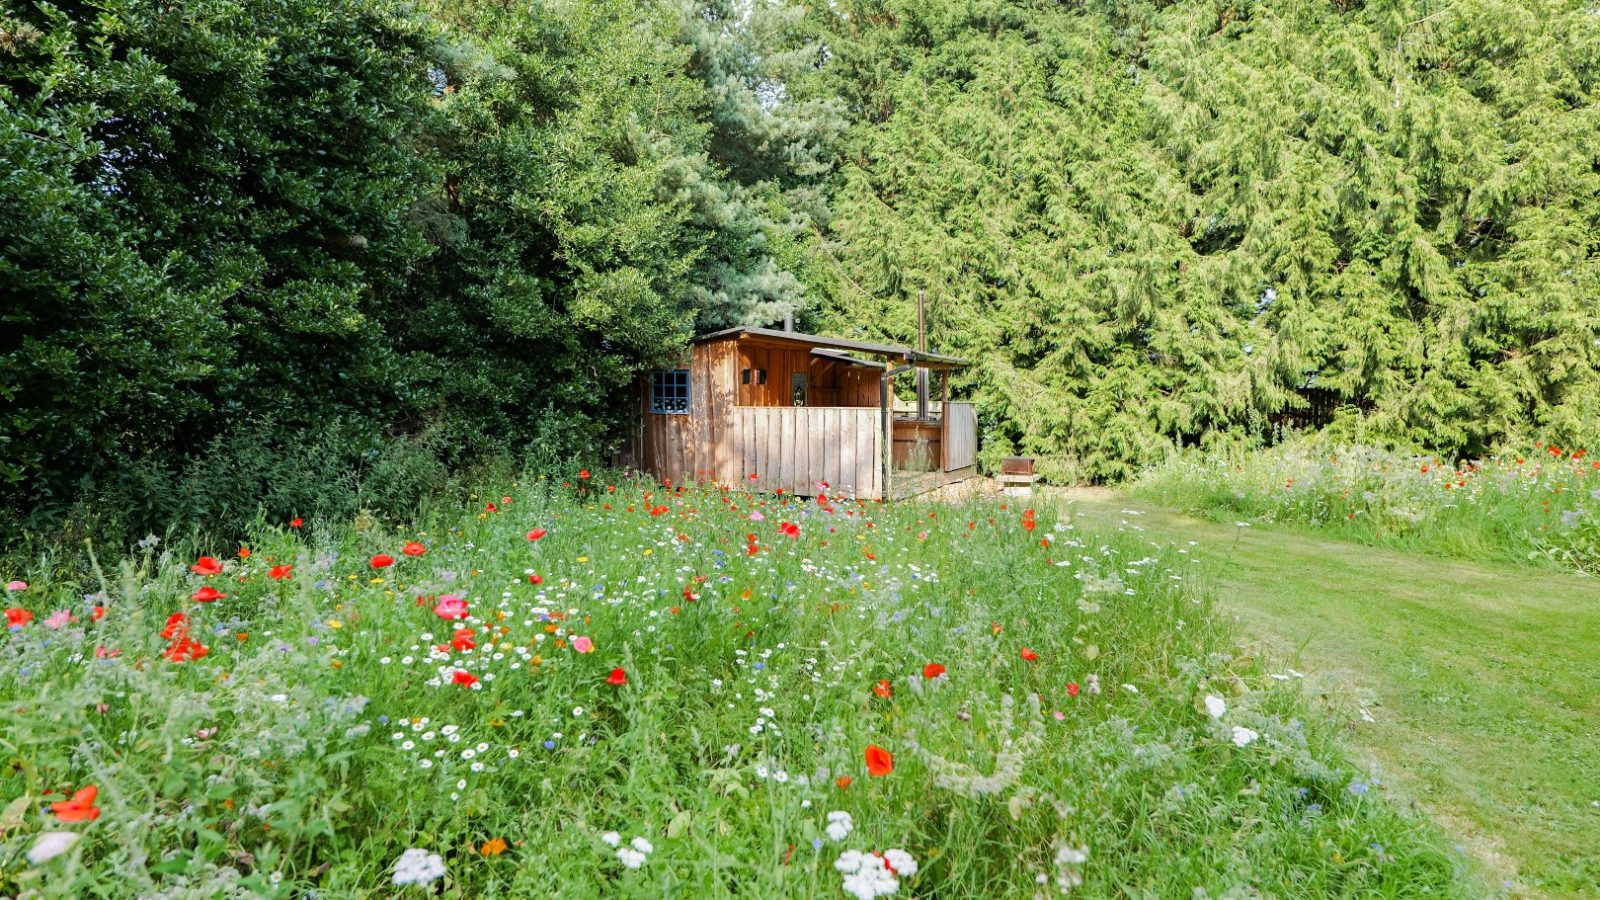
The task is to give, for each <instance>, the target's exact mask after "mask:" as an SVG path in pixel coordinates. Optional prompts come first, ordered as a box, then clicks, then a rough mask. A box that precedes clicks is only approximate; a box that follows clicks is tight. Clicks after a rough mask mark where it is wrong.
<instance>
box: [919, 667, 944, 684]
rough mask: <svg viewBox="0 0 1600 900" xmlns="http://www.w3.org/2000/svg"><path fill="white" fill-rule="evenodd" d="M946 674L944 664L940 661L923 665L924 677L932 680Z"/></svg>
mask: <svg viewBox="0 0 1600 900" xmlns="http://www.w3.org/2000/svg"><path fill="white" fill-rule="evenodd" d="M943 674H944V666H941V665H939V664H938V663H928V664H927V665H925V666H923V667H922V677H923V678H926V679H928V680H929V681H932V680H933V679H935V678H938V677H939V676H941V675H943Z"/></svg>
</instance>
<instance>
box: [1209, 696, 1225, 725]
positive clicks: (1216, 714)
mask: <svg viewBox="0 0 1600 900" xmlns="http://www.w3.org/2000/svg"><path fill="white" fill-rule="evenodd" d="M1227 711H1228V704H1227V702H1226V701H1224V700H1223V699H1222V698H1221V697H1218V696H1216V695H1214V694H1207V695H1206V712H1207V713H1210V714H1211V718H1213V719H1220V718H1222V716H1223V714H1224V713H1226V712H1227Z"/></svg>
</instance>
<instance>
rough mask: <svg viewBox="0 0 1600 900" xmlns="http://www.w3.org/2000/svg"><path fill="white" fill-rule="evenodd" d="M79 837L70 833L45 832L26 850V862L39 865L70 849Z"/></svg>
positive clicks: (74, 833)
mask: <svg viewBox="0 0 1600 900" xmlns="http://www.w3.org/2000/svg"><path fill="white" fill-rule="evenodd" d="M78 837H79V835H78V834H77V833H76V832H72V831H46V832H44V833H43V834H41V835H39V838H38V840H36V841H34V842H33V847H32V848H31V849H29V850H28V862H30V863H33V864H34V865H36V866H37V865H41V864H43V863H46V862H49V861H50V860H52V859H55V858H56V857H58V856H60V855H61V854H63V853H65V852H67V851H68V850H71V849H72V845H73V844H76V843H77V842H78Z"/></svg>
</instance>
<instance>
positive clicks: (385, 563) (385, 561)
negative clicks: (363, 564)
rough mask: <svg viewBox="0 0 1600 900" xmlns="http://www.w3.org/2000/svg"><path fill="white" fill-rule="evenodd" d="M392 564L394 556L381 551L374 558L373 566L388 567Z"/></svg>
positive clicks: (376, 567) (377, 567)
mask: <svg viewBox="0 0 1600 900" xmlns="http://www.w3.org/2000/svg"><path fill="white" fill-rule="evenodd" d="M392 565H394V557H392V556H390V555H389V554H387V553H379V554H378V555H377V556H374V557H373V558H372V567H373V568H374V569H387V568H388V567H390V566H392Z"/></svg>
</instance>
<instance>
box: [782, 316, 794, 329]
mask: <svg viewBox="0 0 1600 900" xmlns="http://www.w3.org/2000/svg"><path fill="white" fill-rule="evenodd" d="M783 330H784V331H793V330H794V314H793V313H790V314H789V315H787V316H784V317H783Z"/></svg>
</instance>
